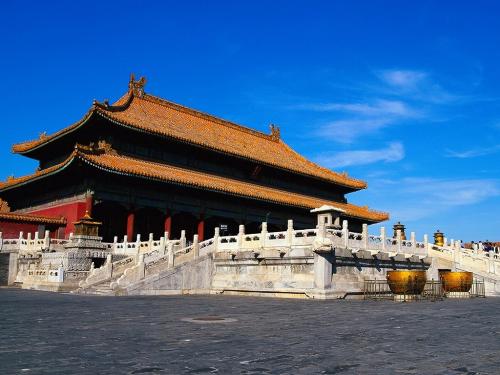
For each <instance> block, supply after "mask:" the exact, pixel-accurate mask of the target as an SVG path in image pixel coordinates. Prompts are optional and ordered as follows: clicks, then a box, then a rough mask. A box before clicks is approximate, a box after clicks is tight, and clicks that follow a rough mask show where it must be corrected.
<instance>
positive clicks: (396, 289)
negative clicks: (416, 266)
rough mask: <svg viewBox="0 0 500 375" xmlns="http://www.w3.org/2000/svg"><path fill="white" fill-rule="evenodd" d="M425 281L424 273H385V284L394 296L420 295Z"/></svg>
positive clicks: (408, 271)
mask: <svg viewBox="0 0 500 375" xmlns="http://www.w3.org/2000/svg"><path fill="white" fill-rule="evenodd" d="M426 281H427V277H426V274H425V271H413V270H404V271H387V284H389V289H391V292H392V293H394V294H413V295H417V294H422V292H423V291H424V288H425V283H426Z"/></svg>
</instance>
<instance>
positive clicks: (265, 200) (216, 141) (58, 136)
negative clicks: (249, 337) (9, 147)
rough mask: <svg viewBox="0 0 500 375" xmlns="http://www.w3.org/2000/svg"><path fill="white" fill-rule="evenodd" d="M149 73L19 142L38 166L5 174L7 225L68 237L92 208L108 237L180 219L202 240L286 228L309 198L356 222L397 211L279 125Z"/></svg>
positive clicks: (168, 226) (18, 149)
mask: <svg viewBox="0 0 500 375" xmlns="http://www.w3.org/2000/svg"><path fill="white" fill-rule="evenodd" d="M144 85H145V79H144V78H141V79H140V80H135V79H134V77H133V76H132V77H131V80H130V83H129V87H128V91H127V92H126V93H125V95H123V96H122V97H121V98H120V99H118V101H116V102H115V103H113V104H109V103H108V102H107V101H105V102H103V103H101V102H97V101H94V103H93V105H92V106H91V108H90V109H89V111H88V112H87V113H86V114H85V115H84V116H83V118H82V119H81V120H79V121H78V122H76V123H74V124H72V125H70V126H68V127H66V128H64V129H62V130H60V131H58V132H56V133H54V134H51V135H46V134H42V135H40V137H39V138H38V139H36V140H32V141H29V142H23V143H19V144H16V145H14V146H13V152H14V153H17V154H20V155H23V156H26V157H29V158H32V159H35V160H37V161H38V162H39V167H38V168H37V170H36V171H35V172H34V173H33V174H31V175H28V176H23V177H10V178H8V179H7V180H6V181H4V182H0V199H1V200H0V207H2V205H3V207H4V208H3V209H2V210H0V231H4V232H8V231H9V230H10V231H13V229H12V228H15V229H16V230H19V229H21V230H22V228H25V230H27V231H28V230H30V228H33V227H34V226H38V228H41V227H43V228H42V229H43V230H46V229H48V230H50V231H51V235H52V236H58V237H63V236H66V237H67V236H68V235H69V233H71V232H73V230H74V222H76V221H78V220H79V219H80V218H81V217H83V216H84V214H85V212H86V211H88V213H89V214H90V215H91V216H92V217H93V218H94V219H95V220H97V221H99V222H102V227H101V230H100V233H101V235H102V236H103V237H104V240H105V241H111V240H113V237H114V236H118V237H120V236H123V235H127V236H128V238H129V239H131V238H134V236H135V235H136V234H141V236H143V238H144V236H147V235H148V234H149V233H153V234H154V236H155V237H159V236H161V235H162V234H163V232H165V231H167V232H169V233H170V236H171V237H172V238H178V237H179V235H180V231H181V230H186V236H187V237H188V238H189V236H192V235H193V234H198V236H199V239H200V241H201V240H203V238H206V237H207V236H212V235H213V230H214V228H215V227H217V226H219V227H221V230H222V231H226V232H227V234H232V233H236V232H237V231H238V225H239V224H245V226H246V228H247V231H248V232H249V233H252V232H257V231H259V225H260V223H261V222H263V221H266V222H268V226H269V228H270V230H280V229H281V228H282V229H284V228H285V227H286V220H287V219H290V218H293V219H294V225H295V226H296V227H297V228H299V229H300V228H310V227H312V226H314V225H316V223H315V220H316V218H315V216H314V215H312V214H311V213H310V210H311V209H314V208H318V207H320V206H325V205H326V206H330V207H332V208H333V210H335V212H336V214H337V216H338V218H340V219H341V220H342V219H348V220H349V225H350V226H351V225H352V226H353V228H352V229H353V230H359V228H360V227H361V224H362V223H368V224H372V223H377V222H380V221H384V220H387V219H388V215H387V214H386V213H383V212H377V211H374V210H370V209H369V208H368V207H360V206H356V205H354V204H350V203H348V202H347V200H346V195H347V194H349V193H352V192H355V191H357V190H361V189H365V188H366V187H367V185H366V183H365V182H363V181H360V180H357V179H354V178H351V177H349V176H348V175H347V174H345V173H337V172H334V171H331V170H329V169H327V168H323V167H321V166H319V165H317V164H315V163H313V162H311V161H309V160H307V159H306V158H304V157H303V156H301V155H300V154H298V153H297V152H295V151H294V150H292V149H291V148H290V147H289V146H287V145H286V144H285V143H284V142H283V140H282V139H281V138H280V131H279V128H277V127H275V126H271V132H270V134H265V133H262V132H259V131H256V130H253V129H249V128H247V127H244V126H241V125H237V124H235V123H232V122H230V121H226V120H223V119H220V118H217V117H214V116H211V115H209V114H206V113H203V112H200V111H197V110H194V109H190V108H186V107H184V106H182V105H179V104H175V103H172V102H170V101H167V100H164V99H161V98H159V97H156V96H153V95H150V94H147V93H146V92H145V91H144ZM5 202H7V203H8V206H7V205H6V204H5ZM1 211H3V212H1ZM350 229H351V228H350ZM39 230H40V229H39Z"/></svg>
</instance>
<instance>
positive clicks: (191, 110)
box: [139, 93, 276, 142]
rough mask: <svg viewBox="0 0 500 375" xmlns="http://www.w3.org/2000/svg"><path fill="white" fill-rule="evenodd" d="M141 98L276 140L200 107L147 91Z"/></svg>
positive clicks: (272, 140) (269, 139)
mask: <svg viewBox="0 0 500 375" xmlns="http://www.w3.org/2000/svg"><path fill="white" fill-rule="evenodd" d="M139 99H143V100H147V101H150V102H153V103H156V104H159V105H163V106H166V107H169V108H172V109H175V110H177V111H180V112H184V113H188V114H191V115H193V116H196V117H200V118H203V119H205V120H210V121H214V122H216V123H218V124H219V125H223V126H227V127H230V128H231V129H235V130H239V131H243V132H245V133H248V134H252V135H255V136H258V137H261V138H264V139H266V140H268V141H271V142H276V141H275V140H274V139H273V138H272V136H271V135H270V134H266V133H264V132H262V131H259V130H255V129H252V128H250V127H248V126H245V125H240V124H237V123H235V122H232V121H229V120H226V119H223V118H221V117H217V116H215V115H212V114H210V113H207V112H203V111H200V110H198V109H194V108H189V107H186V106H185V105H182V104H178V103H175V102H172V101H170V100H166V99H163V98H160V97H159V96H156V95H152V94H147V93H145V94H144V95H143V96H142V97H141V98H139Z"/></svg>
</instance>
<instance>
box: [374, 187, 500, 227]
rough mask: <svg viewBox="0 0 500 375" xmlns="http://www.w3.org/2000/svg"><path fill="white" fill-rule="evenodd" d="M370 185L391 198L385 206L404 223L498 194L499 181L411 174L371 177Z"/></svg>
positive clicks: (499, 188) (499, 191) (478, 201)
mask: <svg viewBox="0 0 500 375" xmlns="http://www.w3.org/2000/svg"><path fill="white" fill-rule="evenodd" d="M370 185H371V187H370V189H371V190H372V191H376V192H377V196H380V197H382V198H385V199H387V197H390V199H389V200H387V201H386V202H385V207H384V208H385V209H386V210H388V211H389V212H390V213H391V217H392V218H393V219H394V220H402V221H405V222H406V221H417V220H421V219H424V218H432V217H434V216H438V215H440V214H442V213H443V212H445V211H448V210H451V209H453V208H457V207H464V206H471V205H475V204H478V203H481V202H483V201H486V200H488V199H491V198H493V197H498V196H500V181H499V180H496V179H438V178H423V177H411V178H402V179H378V180H377V179H374V180H372V181H371V182H370ZM379 199H380V200H381V198H379ZM464 214H466V211H464Z"/></svg>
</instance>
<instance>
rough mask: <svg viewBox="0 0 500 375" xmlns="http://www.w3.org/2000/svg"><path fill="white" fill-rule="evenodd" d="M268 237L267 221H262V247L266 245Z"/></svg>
mask: <svg viewBox="0 0 500 375" xmlns="http://www.w3.org/2000/svg"><path fill="white" fill-rule="evenodd" d="M266 238H267V223H266V222H265V221H264V222H262V229H261V231H260V247H266Z"/></svg>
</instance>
